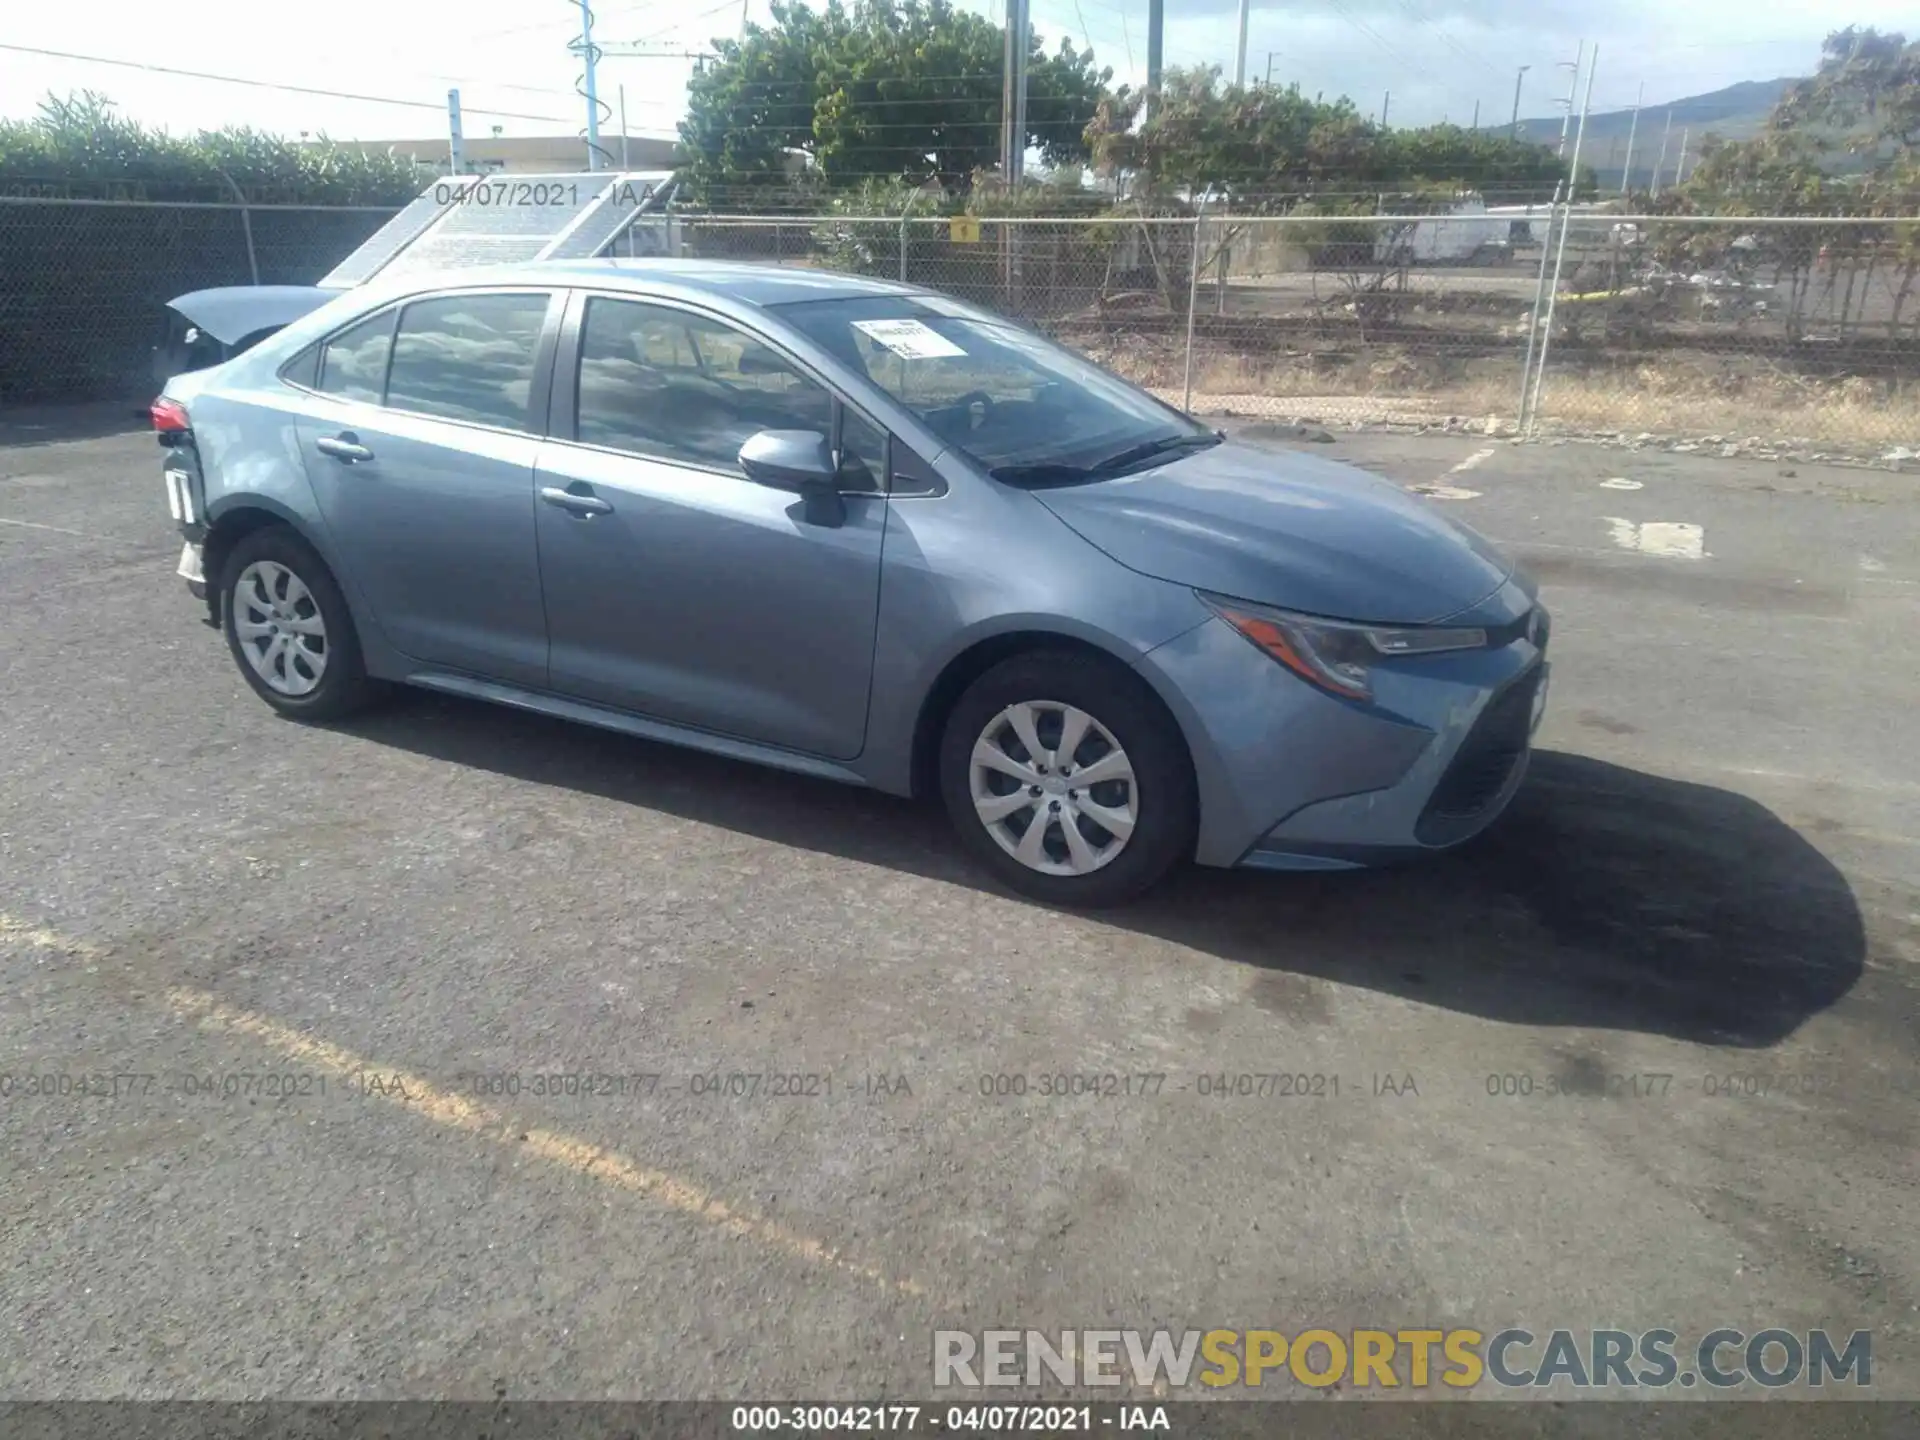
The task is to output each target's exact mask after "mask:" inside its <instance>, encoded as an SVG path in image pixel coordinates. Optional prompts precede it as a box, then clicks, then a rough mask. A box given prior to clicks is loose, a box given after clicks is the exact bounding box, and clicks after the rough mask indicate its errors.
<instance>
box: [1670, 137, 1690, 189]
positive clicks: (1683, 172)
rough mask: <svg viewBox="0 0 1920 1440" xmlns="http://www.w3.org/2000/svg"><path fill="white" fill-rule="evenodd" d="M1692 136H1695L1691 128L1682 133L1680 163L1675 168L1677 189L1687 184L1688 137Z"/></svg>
mask: <svg viewBox="0 0 1920 1440" xmlns="http://www.w3.org/2000/svg"><path fill="white" fill-rule="evenodd" d="M1691 134H1693V130H1692V128H1691V127H1688V128H1687V129H1684V130H1682V131H1681V132H1680V161H1679V163H1678V164H1676V165H1675V166H1674V167H1673V184H1674V188H1675V189H1678V188H1679V187H1680V186H1682V185H1684V184H1686V183H1687V137H1688V136H1689V135H1691Z"/></svg>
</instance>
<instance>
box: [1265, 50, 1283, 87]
mask: <svg viewBox="0 0 1920 1440" xmlns="http://www.w3.org/2000/svg"><path fill="white" fill-rule="evenodd" d="M1279 53H1280V52H1279V51H1278V50H1269V51H1267V84H1269V85H1271V84H1273V57H1274V56H1276V55H1278V54H1279Z"/></svg>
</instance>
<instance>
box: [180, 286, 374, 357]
mask: <svg viewBox="0 0 1920 1440" xmlns="http://www.w3.org/2000/svg"><path fill="white" fill-rule="evenodd" d="M339 294H340V291H338V290H330V289H323V288H322V287H320V286H318V285H226V286H222V287H220V288H219V289H215V290H195V291H193V292H192V293H190V294H187V295H177V296H175V297H174V298H173V299H171V300H169V301H168V302H167V305H168V307H169V308H170V309H174V310H178V311H179V312H180V313H181V314H182V315H184V316H186V317H187V319H188V321H189V322H190V323H192V324H194V325H197V326H199V327H200V328H201V329H202V330H204V331H206V332H207V334H209V335H211V336H212V337H213V338H214V339H216V340H218V341H219V342H220V343H221V344H222V345H232V344H234V343H235V342H237V341H240V340H244V339H245V338H246V337H247V336H249V335H251V334H253V333H254V331H256V330H265V329H267V328H268V327H270V326H271V327H276V328H277V327H279V326H282V325H291V324H292V323H293V322H294V321H295V320H298V319H299V318H300V317H301V316H303V315H307V314H310V313H312V312H313V311H315V310H318V309H319V308H320V307H321V306H322V305H324V304H326V303H327V302H328V301H329V300H332V299H334V298H335V297H337V296H338V295H339Z"/></svg>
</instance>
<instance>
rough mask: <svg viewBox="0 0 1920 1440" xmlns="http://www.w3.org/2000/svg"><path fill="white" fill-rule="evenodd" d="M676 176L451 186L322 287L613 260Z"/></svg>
mask: <svg viewBox="0 0 1920 1440" xmlns="http://www.w3.org/2000/svg"><path fill="white" fill-rule="evenodd" d="M671 179H672V175H671V173H669V172H646V173H641V172H635V173H615V172H607V171H600V172H595V173H589V174H569V175H490V176H486V177H484V178H481V179H477V180H470V179H467V178H464V177H457V178H455V179H453V180H441V181H438V182H436V183H435V184H434V185H432V186H430V187H429V188H428V189H427V190H426V192H425V193H424V194H422V195H421V196H420V197H419V198H418V199H416V200H415V201H413V203H412V204H410V205H408V206H407V208H406V209H404V210H402V211H401V212H400V213H399V214H398V215H396V216H394V218H393V219H392V220H390V221H388V222H387V223H386V224H385V225H384V226H382V227H381V228H380V230H379V231H378V232H376V233H375V234H374V236H373V237H372V238H371V239H369V240H368V241H366V243H364V244H363V245H361V247H360V248H359V249H358V250H356V251H354V253H353V254H352V255H350V256H348V257H347V259H346V260H344V261H342V262H341V263H340V264H339V265H338V266H336V267H335V268H334V270H333V272H332V273H331V274H330V275H328V277H327V278H326V280H324V281H322V282H321V283H322V284H328V285H336V286H347V285H361V284H365V283H366V282H367V281H368V280H370V279H372V278H373V277H374V276H375V275H379V276H381V277H382V278H386V277H389V276H405V275H413V274H423V273H427V272H430V271H440V270H465V269H470V268H473V267H475V266H480V265H506V264H513V263H515V262H522V261H528V260H549V259H582V258H587V257H591V256H594V255H599V254H603V253H606V251H607V248H608V247H609V246H610V245H611V244H612V243H613V242H614V241H615V240H616V239H617V238H618V237H619V235H620V233H621V232H622V231H623V230H624V229H625V228H626V227H627V226H628V225H629V224H631V223H632V222H633V219H634V217H635V215H637V214H639V213H641V211H642V210H644V209H646V208H648V207H649V206H650V205H651V204H652V203H653V202H654V201H655V199H656V197H657V196H658V195H659V193H660V191H661V190H662V188H663V187H664V186H665V185H666V184H667V183H668V182H669V181H670V180H671Z"/></svg>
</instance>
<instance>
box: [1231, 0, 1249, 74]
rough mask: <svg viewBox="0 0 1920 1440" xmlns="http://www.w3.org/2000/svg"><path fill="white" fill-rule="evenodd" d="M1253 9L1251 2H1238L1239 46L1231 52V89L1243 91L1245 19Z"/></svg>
mask: <svg viewBox="0 0 1920 1440" xmlns="http://www.w3.org/2000/svg"><path fill="white" fill-rule="evenodd" d="M1252 9H1253V0H1240V45H1239V47H1238V48H1237V49H1236V50H1235V51H1234V52H1233V88H1234V89H1236V90H1239V89H1243V88H1244V87H1245V86H1246V83H1247V17H1248V15H1249V13H1250V12H1251V11H1252Z"/></svg>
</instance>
